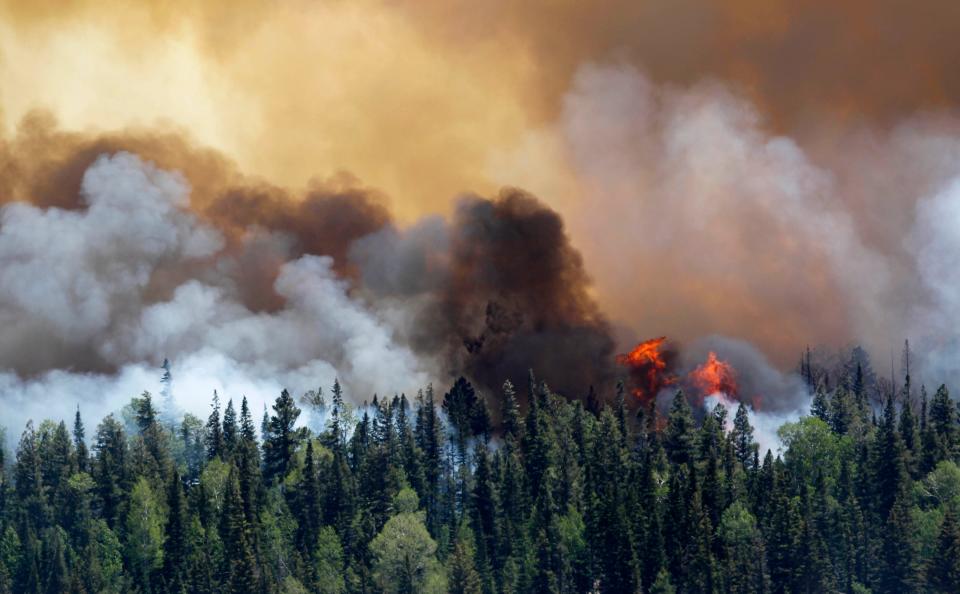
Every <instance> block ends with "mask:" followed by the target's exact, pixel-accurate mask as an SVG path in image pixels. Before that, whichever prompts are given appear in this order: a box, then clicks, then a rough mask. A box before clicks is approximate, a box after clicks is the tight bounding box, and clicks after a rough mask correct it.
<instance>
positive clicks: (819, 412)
mask: <svg viewBox="0 0 960 594" xmlns="http://www.w3.org/2000/svg"><path fill="white" fill-rule="evenodd" d="M810 414H811V415H813V416H815V417H817V418H818V419H820V420H821V421H823V422H824V423H829V422H830V401H829V399H828V398H827V388H826V386H825V385H824V384H823V382H821V383H819V384H817V389H816V391H815V392H814V393H813V404H811V405H810Z"/></svg>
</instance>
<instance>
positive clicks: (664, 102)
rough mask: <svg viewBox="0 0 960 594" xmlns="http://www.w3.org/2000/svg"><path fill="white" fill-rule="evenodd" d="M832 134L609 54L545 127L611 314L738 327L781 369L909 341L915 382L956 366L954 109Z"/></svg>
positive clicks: (616, 318) (688, 327)
mask: <svg viewBox="0 0 960 594" xmlns="http://www.w3.org/2000/svg"><path fill="white" fill-rule="evenodd" d="M828 132H829V131H824V130H823V129H820V130H811V131H810V132H809V133H808V134H806V135H805V137H804V139H803V140H802V141H801V140H798V139H795V138H791V137H787V136H782V135H778V134H775V133H774V132H772V131H771V127H770V126H769V124H768V123H767V122H766V121H765V120H764V118H763V116H762V112H761V111H760V110H759V109H758V108H756V107H755V106H754V105H753V104H751V103H750V101H748V100H747V99H745V98H744V97H743V96H741V95H739V94H738V93H737V92H736V91H734V90H731V88H729V87H727V86H725V85H724V84H722V83H720V82H718V81H711V80H703V81H701V82H698V83H694V84H690V85H687V86H673V85H658V84H655V83H653V82H651V80H650V79H649V78H647V77H646V76H645V75H644V73H643V72H642V71H641V70H639V69H637V68H636V67H634V66H631V65H624V64H615V63H614V64H609V63H608V64H586V65H582V66H581V67H580V68H579V70H578V71H577V74H576V76H575V77H574V81H573V83H572V85H571V88H570V89H569V91H568V92H567V93H566V95H565V97H564V101H563V109H562V111H561V113H560V115H559V117H558V119H557V121H556V123H555V124H553V125H551V126H550V127H548V128H546V129H544V130H540V131H538V133H537V134H538V135H539V138H546V139H548V140H549V141H550V142H553V143H555V145H556V147H559V148H555V149H554V150H555V152H558V153H560V154H562V155H564V158H565V159H566V161H567V163H568V164H569V167H570V168H571V169H572V170H573V172H574V174H573V177H572V180H573V182H574V186H575V190H573V193H574V194H576V199H574V200H571V199H569V198H568V199H566V202H565V206H564V207H563V209H562V210H563V213H564V215H565V217H566V220H567V222H568V225H569V227H570V229H571V234H572V237H573V240H574V242H575V243H576V245H577V246H578V247H580V248H581V251H582V253H583V255H584V259H585V262H586V267H587V269H588V270H589V271H590V273H591V275H592V277H593V278H594V279H595V282H596V286H597V294H598V295H599V296H600V301H601V305H602V306H603V307H604V310H605V311H606V312H607V313H608V315H609V316H610V318H611V319H612V320H613V322H614V323H617V324H623V325H625V326H628V327H630V328H632V329H634V330H636V331H638V332H640V337H652V336H658V335H667V336H669V337H670V338H671V339H673V340H674V341H675V342H676V343H678V344H679V345H680V346H681V347H683V346H684V345H687V346H691V345H693V344H694V342H695V341H697V340H698V339H700V338H702V337H704V336H709V335H715V334H716V335H723V336H729V337H733V338H736V339H740V340H744V341H747V342H748V343H750V344H751V345H754V346H755V347H756V349H757V350H759V352H762V353H763V354H764V356H766V357H767V358H768V359H769V360H770V362H771V365H772V368H773V369H779V370H787V369H790V368H792V367H793V366H794V365H795V364H796V362H797V360H798V359H799V355H800V353H801V352H802V351H803V349H804V348H805V347H806V346H807V345H829V346H830V347H831V348H835V347H840V346H844V345H849V344H857V343H859V344H863V345H864V346H865V347H866V348H867V349H868V350H869V351H871V352H873V353H874V354H875V355H876V359H877V360H880V361H883V360H885V359H886V358H887V357H888V356H889V353H890V352H891V351H894V352H899V349H900V347H901V346H902V344H903V340H904V339H910V342H911V345H912V346H913V347H914V351H915V356H916V359H915V360H914V368H913V372H914V381H917V380H918V379H920V380H925V381H927V382H931V383H933V382H937V383H939V382H940V381H947V382H956V381H958V380H960V366H958V365H957V364H955V363H953V361H957V360H960V356H958V355H960V349H958V347H960V344H958V341H957V337H956V332H955V331H954V330H952V326H951V324H950V320H954V319H956V317H957V315H956V314H957V313H960V312H958V311H957V309H958V303H960V294H957V291H956V287H957V286H960V282H958V279H957V278H955V277H956V275H957V272H956V266H955V262H957V261H958V259H960V226H958V224H957V222H958V212H960V206H957V205H958V202H960V197H958V196H960V191H958V190H957V187H958V185H957V182H956V181H955V180H956V178H957V175H958V173H960V119H958V118H956V117H954V116H951V115H950V114H943V113H941V114H927V115H917V116H914V117H911V118H906V119H903V120H902V121H901V122H899V124H897V125H896V126H893V127H890V128H884V129H876V128H870V127H867V126H866V125H864V126H862V127H857V128H852V129H845V130H844V131H842V132H838V133H837V134H836V135H834V136H831V135H829V134H828ZM518 154H519V158H520V159H522V158H523V157H524V154H525V153H524V152H523V150H522V148H521V149H518ZM514 170H516V169H514ZM626 346H628V345H623V347H626ZM691 348H694V350H696V348H695V347H692V346H691ZM742 364H745V365H747V366H748V368H749V369H751V370H754V369H756V368H757V367H756V365H752V364H751V363H750V362H749V361H744V362H743V363H742ZM742 375H743V377H744V378H746V377H747V376H749V375H751V373H748V372H747V371H744V373H743V374H742ZM788 375H789V374H788ZM790 382H792V380H789V379H783V380H781V383H790ZM785 397H786V396H785ZM789 403H790V404H789V406H792V404H793V400H790V401H789ZM785 406H787V405H785ZM789 406H787V407H789Z"/></svg>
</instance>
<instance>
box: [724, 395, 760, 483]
mask: <svg viewBox="0 0 960 594" xmlns="http://www.w3.org/2000/svg"><path fill="white" fill-rule="evenodd" d="M730 439H731V441H733V451H734V454H735V456H736V458H737V460H739V461H740V464H742V465H743V467H744V468H746V469H748V470H749V469H750V468H751V467H752V463H753V455H754V451H755V449H756V447H757V445H756V442H754V440H753V426H752V425H751V424H750V416H749V415H748V414H747V405H746V404H744V403H741V404H740V406H738V407H737V412H736V414H734V416H733V430H732V431H731V432H730Z"/></svg>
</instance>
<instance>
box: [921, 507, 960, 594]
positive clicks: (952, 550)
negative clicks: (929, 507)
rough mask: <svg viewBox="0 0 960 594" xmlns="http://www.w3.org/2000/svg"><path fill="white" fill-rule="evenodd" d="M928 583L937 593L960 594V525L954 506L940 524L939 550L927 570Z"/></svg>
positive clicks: (937, 549) (949, 508)
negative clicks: (957, 593)
mask: <svg viewBox="0 0 960 594" xmlns="http://www.w3.org/2000/svg"><path fill="white" fill-rule="evenodd" d="M927 583H928V585H929V587H930V588H931V590H932V591H934V592H937V593H943V594H947V593H948V592H960V525H958V523H957V513H956V511H955V510H954V509H953V507H952V506H951V507H948V508H947V512H946V514H945V515H944V517H943V522H942V523H941V524H940V534H939V536H938V537H937V548H936V551H935V552H934V556H933V559H931V560H930V566H929V568H928V569H927Z"/></svg>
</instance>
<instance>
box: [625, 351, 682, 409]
mask: <svg viewBox="0 0 960 594" xmlns="http://www.w3.org/2000/svg"><path fill="white" fill-rule="evenodd" d="M666 341H667V337H666V336H661V337H660V338H651V339H650V340H645V341H643V342H641V343H640V344H638V345H637V346H636V347H634V348H633V350H632V351H630V352H629V353H627V354H625V355H617V363H618V364H620V365H623V366H624V367H626V368H628V369H629V370H630V379H631V383H632V384H633V395H634V396H636V397H637V398H640V399H641V400H645V401H646V400H650V399H653V398H655V397H656V396H657V392H659V391H660V388H662V387H663V386H666V385H670V384H672V383H674V382H675V381H676V377H674V376H672V375H670V374H668V373H667V360H666V358H665V356H664V343H665V342H666Z"/></svg>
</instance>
